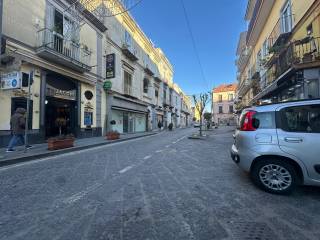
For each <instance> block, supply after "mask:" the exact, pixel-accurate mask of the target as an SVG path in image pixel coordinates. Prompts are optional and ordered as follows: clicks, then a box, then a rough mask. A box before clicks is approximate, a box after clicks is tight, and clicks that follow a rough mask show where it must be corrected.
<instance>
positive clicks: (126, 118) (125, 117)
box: [123, 112, 129, 133]
mask: <svg viewBox="0 0 320 240" xmlns="http://www.w3.org/2000/svg"><path fill="white" fill-rule="evenodd" d="M128 125H129V114H128V113H127V112H124V113H123V132H124V133H128V130H129V129H128Z"/></svg>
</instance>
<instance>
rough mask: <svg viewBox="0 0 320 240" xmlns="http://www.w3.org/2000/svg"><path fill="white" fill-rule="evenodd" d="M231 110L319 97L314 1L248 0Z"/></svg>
mask: <svg viewBox="0 0 320 240" xmlns="http://www.w3.org/2000/svg"><path fill="white" fill-rule="evenodd" d="M245 20H246V21H248V29H247V31H245V32H243V33H241V35H240V39H239V44H238V49H237V66H238V76H237V77H238V82H239V88H238V92H237V97H236V99H237V107H238V108H239V109H241V108H243V107H245V106H248V105H253V104H261V103H273V102H281V101H290V100H299V99H313V98H319V97H320V82H319V79H320V75H319V74H320V73H319V70H320V61H319V55H320V48H319V45H320V41H319V38H320V35H319V34H320V26H319V23H320V1H318V0H303V1H301V0H270V1H269V0H248V5H247V11H246V14H245Z"/></svg>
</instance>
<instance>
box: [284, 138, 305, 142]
mask: <svg viewBox="0 0 320 240" xmlns="http://www.w3.org/2000/svg"><path fill="white" fill-rule="evenodd" d="M284 140H285V141H286V142H289V143H301V142H303V139H302V138H294V137H285V138H284Z"/></svg>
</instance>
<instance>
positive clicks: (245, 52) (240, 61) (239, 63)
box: [237, 47, 252, 72]
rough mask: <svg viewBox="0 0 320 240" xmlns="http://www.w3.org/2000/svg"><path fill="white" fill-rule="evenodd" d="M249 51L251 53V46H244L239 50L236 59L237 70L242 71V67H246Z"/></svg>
mask: <svg viewBox="0 0 320 240" xmlns="http://www.w3.org/2000/svg"><path fill="white" fill-rule="evenodd" d="M251 53H252V48H248V47H247V48H245V49H244V50H243V51H242V52H241V54H240V56H239V58H238V60H237V66H238V68H239V72H242V71H243V70H244V68H245V67H246V65H247V63H248V61H249V59H250V56H251Z"/></svg>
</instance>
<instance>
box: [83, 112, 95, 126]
mask: <svg viewBox="0 0 320 240" xmlns="http://www.w3.org/2000/svg"><path fill="white" fill-rule="evenodd" d="M92 115H93V114H92V112H84V118H83V120H84V125H85V126H92V123H93V121H92Z"/></svg>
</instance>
